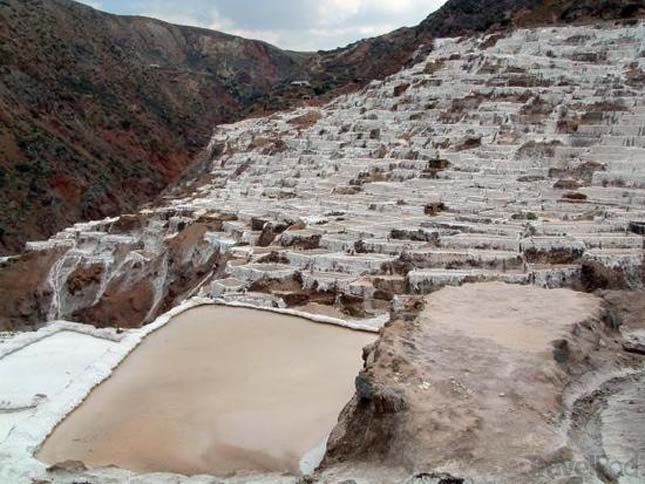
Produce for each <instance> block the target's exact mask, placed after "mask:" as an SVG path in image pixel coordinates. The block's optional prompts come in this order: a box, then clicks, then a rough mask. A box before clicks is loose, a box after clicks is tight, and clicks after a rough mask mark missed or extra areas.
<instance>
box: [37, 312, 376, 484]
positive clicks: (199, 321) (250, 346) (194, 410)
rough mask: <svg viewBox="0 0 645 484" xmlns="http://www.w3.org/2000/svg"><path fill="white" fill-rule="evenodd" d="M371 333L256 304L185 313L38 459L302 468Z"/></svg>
mask: <svg viewBox="0 0 645 484" xmlns="http://www.w3.org/2000/svg"><path fill="white" fill-rule="evenodd" d="M375 338H376V336H375V335H373V334H369V333H361V332H356V331H351V330H348V329H344V328H339V327H334V326H329V325H324V324H316V323H311V322H308V321H305V320H302V319H301V318H296V317H292V316H285V315H280V314H274V313H268V312H262V311H255V310H248V309H240V308H227V307H210V306H208V307H200V308H196V309H192V310H190V311H187V312H185V313H183V314H181V315H179V316H177V317H176V318H175V319H174V320H173V321H171V322H170V323H169V324H168V325H167V326H165V327H164V328H162V329H161V330H159V331H158V332H156V333H154V334H152V335H150V336H149V337H148V338H147V339H146V340H145V341H144V342H143V343H142V344H141V346H140V347H139V348H137V349H136V350H135V351H134V352H133V353H132V354H131V355H130V356H129V357H128V358H127V359H126V360H124V362H123V363H122V364H121V365H120V367H119V368H118V369H117V370H116V371H115V372H114V374H113V376H112V377H111V378H110V379H109V380H107V381H105V382H104V383H103V384H102V385H100V386H99V387H97V388H96V389H95V390H94V391H93V392H92V393H91V394H90V396H89V397H88V399H87V400H86V401H85V402H84V403H83V404H82V405H81V406H80V407H79V408H78V409H76V410H75V411H74V412H73V413H72V414H71V415H70V416H69V417H68V418H67V419H66V420H64V421H63V422H62V423H61V424H60V425H59V426H58V428H57V429H56V430H55V431H54V433H53V434H52V435H51V436H50V438H49V439H48V440H47V441H46V442H45V444H44V446H43V447H42V449H41V450H40V452H39V454H38V457H39V458H40V459H42V460H44V461H45V462H48V463H56V462H61V461H65V460H78V461H82V462H84V463H85V464H86V465H88V466H91V467H99V466H107V465H116V466H118V467H121V468H126V469H130V470H134V471H139V472H175V473H181V474H186V475H195V474H214V475H224V474H231V473H234V472H237V471H259V472H292V473H298V472H299V471H300V470H301V466H304V468H303V470H307V468H310V467H311V466H312V465H315V464H316V463H317V460H318V459H319V458H320V457H322V452H323V451H324V443H325V441H326V438H327V435H328V434H329V432H330V431H331V429H332V428H333V427H334V425H335V423H336V421H337V418H338V415H339V413H340V411H341V410H342V408H343V406H344V405H345V404H346V402H347V401H349V400H350V398H351V397H352V394H353V392H354V378H355V376H356V375H357V374H358V371H359V370H360V368H361V366H362V361H361V350H362V348H363V347H364V346H366V345H368V344H370V343H372V342H373V341H374V340H375ZM316 449H317V450H316Z"/></svg>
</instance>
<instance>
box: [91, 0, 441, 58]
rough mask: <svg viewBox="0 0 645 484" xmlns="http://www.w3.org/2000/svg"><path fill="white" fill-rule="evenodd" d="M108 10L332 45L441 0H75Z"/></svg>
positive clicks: (283, 41) (414, 19) (409, 18)
mask: <svg viewBox="0 0 645 484" xmlns="http://www.w3.org/2000/svg"><path fill="white" fill-rule="evenodd" d="M80 1H82V2H83V3H86V4H89V5H92V6H93V7H96V8H99V9H101V10H105V11H108V12H112V13H119V14H129V15H146V16H149V17H155V18H159V19H162V20H166V21H168V22H173V23H179V24H183V25H196V26H199V27H206V28H210V29H215V30H220V31H223V32H228V33H232V34H236V35H240V36H243V37H248V38H253V39H261V40H266V41H267V42H270V43H272V44H275V45H277V46H278V47H282V48H284V49H296V50H317V49H333V48H335V47H340V46H344V45H347V44H349V43H351V42H354V41H356V40H359V39H362V38H365V37H373V36H375V35H380V34H384V33H386V32H389V31H391V30H394V29H397V28H399V27H402V26H411V25H416V24H418V23H419V22H420V21H421V20H423V19H424V18H425V17H427V16H428V14H429V13H431V12H433V11H434V10H436V9H437V8H439V7H440V6H441V5H442V4H444V3H445V0H80Z"/></svg>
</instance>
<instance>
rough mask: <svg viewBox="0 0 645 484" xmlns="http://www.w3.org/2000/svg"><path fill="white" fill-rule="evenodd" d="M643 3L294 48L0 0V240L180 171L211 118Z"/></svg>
mask: <svg viewBox="0 0 645 484" xmlns="http://www.w3.org/2000/svg"><path fill="white" fill-rule="evenodd" d="M642 11H643V2H642V1H634V0H631V1H626V0H625V1H623V0H611V1H609V0H608V1H590V0H583V1H565V0H562V1H543V0H513V1H511V0H501V1H500V0H484V1H481V2H477V1H474V0H451V1H449V2H447V3H446V5H445V6H444V7H443V8H441V9H440V10H439V11H437V12H435V13H434V14H431V15H430V16H429V17H428V18H427V19H426V20H424V22H422V23H421V24H420V25H419V26H417V27H413V28H402V29H399V30H396V31H394V32H392V33H390V34H387V35H383V36H380V37H375V38H372V39H367V40H364V41H360V42H356V43H354V44H351V45H349V46H347V47H344V48H339V49H335V50H333V51H328V52H323V51H321V52H316V53H298V52H291V51H284V50H281V49H279V48H277V47H274V46H271V45H269V44H267V43H265V42H260V41H254V40H246V39H242V38H239V37H235V36H232V35H227V34H223V33H220V32H214V31H209V30H206V29H199V28H194V27H184V26H176V25H172V24H168V23H166V22H162V21H159V20H155V19H149V18H144V17H125V16H117V15H111V14H107V13H103V12H100V11H97V10H94V9H92V8H90V7H87V6H85V5H81V4H78V3H76V2H73V1H70V0H0V254H7V253H13V252H16V251H19V250H20V249H21V247H22V244H23V243H24V241H25V240H34V239H42V238H46V237H48V236H50V235H51V234H52V233H54V232H56V231H57V230H60V229H61V228H63V227H65V226H67V225H69V224H71V223H74V222H76V221H79V220H84V219H85V220H87V219H97V218H103V217H105V216H110V215H115V214H118V213H122V212H127V211H131V210H133V209H134V208H135V207H137V206H139V205H140V204H142V203H145V202H148V201H151V200H153V199H154V198H155V197H156V196H157V195H158V194H159V193H160V192H161V191H162V190H163V189H164V188H165V187H166V186H168V185H169V184H171V183H172V182H173V181H175V180H177V179H178V177H179V176H180V175H181V174H182V173H183V172H184V171H185V170H186V168H187V167H189V166H190V165H191V162H192V160H193V159H194V157H195V156H196V155H197V154H198V153H199V151H200V150H201V149H202V148H203V147H204V146H205V145H206V143H207V142H208V139H209V137H210V134H211V131H212V129H213V127H214V126H215V125H217V124H220V123H223V122H232V121H236V120H239V119H241V118H243V117H245V116H249V115H258V114H265V113H270V112H273V111H276V110H280V109H287V108H291V107H294V106H296V105H298V104H302V103H306V102H315V101H316V99H320V101H323V100H325V99H327V98H329V97H330V96H332V95H334V94H335V93H338V92H342V91H343V90H348V89H355V88H356V87H360V86H363V85H364V84H365V83H366V82H369V81H370V80H371V79H376V78H382V77H385V76H387V75H390V74H393V73H395V72H397V71H398V70H399V69H400V68H401V67H402V66H404V65H407V64H409V63H410V62H412V60H413V58H414V53H415V52H417V51H418V49H419V47H420V46H423V45H424V46H425V48H426V50H427V49H429V48H430V47H431V42H432V39H433V38H435V37H437V36H447V35H461V34H469V33H476V32H484V31H488V30H495V29H500V28H502V29H503V28H512V27H516V26H523V25H529V24H531V23H544V24H550V23H559V22H565V21H586V20H590V19H592V20H596V19H610V18H623V17H633V16H636V15H641V14H642ZM297 80H308V81H309V85H305V86H294V85H293V81H297Z"/></svg>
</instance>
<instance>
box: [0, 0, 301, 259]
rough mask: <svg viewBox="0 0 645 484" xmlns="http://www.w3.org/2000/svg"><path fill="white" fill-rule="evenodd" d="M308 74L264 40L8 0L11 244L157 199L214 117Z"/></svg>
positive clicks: (46, 2) (0, 103)
mask: <svg viewBox="0 0 645 484" xmlns="http://www.w3.org/2000/svg"><path fill="white" fill-rule="evenodd" d="M301 76H302V69H301V67H300V65H299V64H298V63H297V62H296V61H295V60H294V59H293V58H292V56H291V55H290V54H289V53H286V52H284V51H281V50H279V49H277V48H275V47H272V46H270V45H268V44H265V43H263V42H257V41H249V40H245V39H241V38H238V37H233V36H229V35H225V34H221V33H218V32H212V31H207V30H202V29H195V28H189V27H178V26H174V25H170V24H167V23H164V22H160V21H157V20H153V19H147V18H136V17H119V16H114V15H108V14H104V13H102V12H98V11H96V10H93V9H91V8H89V7H85V6H83V5H80V4H76V3H74V2H68V1H65V0H42V1H41V0H27V1H25V0H8V1H3V2H1V3H0V150H1V151H0V186H1V188H2V190H1V191H0V212H2V216H1V217H2V218H1V219H0V236H1V237H2V245H3V246H4V248H5V250H6V249H14V250H15V249H17V248H19V245H20V243H21V242H22V241H23V240H24V239H25V238H28V239H33V238H42V237H43V236H47V235H49V234H51V233H52V232H54V231H55V230H57V229H60V228H61V227H63V226H65V225H68V224H70V223H72V222H74V221H77V220H79V219H93V218H100V217H103V216H106V215H110V214H115V213H119V212H121V211H125V210H130V209H133V208H134V207H136V206H137V205H138V204H139V203H141V202H144V201H147V200H150V199H151V198H152V197H153V196H155V195H156V194H157V193H159V191H160V190H161V189H162V188H163V187H165V186H166V185H167V184H168V183H169V182H171V181H173V180H174V179H175V178H176V177H177V175H178V174H180V173H181V171H182V170H183V169H184V168H185V167H186V166H187V165H188V164H189V162H190V160H191V159H192V158H193V156H194V155H195V154H196V153H197V151H198V150H199V149H201V148H202V147H203V146H204V145H205V143H206V142H207V140H208V137H209V136H210V134H211V130H212V128H213V126H215V125H216V124H218V123H221V122H226V121H231V120H234V119H237V118H238V117H239V113H240V112H241V111H242V110H243V109H244V108H245V107H246V106H247V105H248V104H249V103H250V102H252V100H253V98H254V97H256V96H258V95H260V94H262V93H263V92H266V91H267V90H268V89H269V88H270V87H271V86H273V85H275V84H276V83H277V82H279V81H282V80H288V79H292V78H298V77H301Z"/></svg>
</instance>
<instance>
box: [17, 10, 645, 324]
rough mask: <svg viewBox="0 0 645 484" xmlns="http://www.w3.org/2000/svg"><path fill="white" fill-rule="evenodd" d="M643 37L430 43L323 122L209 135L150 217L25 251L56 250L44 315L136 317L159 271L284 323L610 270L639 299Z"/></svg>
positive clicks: (162, 280) (546, 35)
mask: <svg viewBox="0 0 645 484" xmlns="http://www.w3.org/2000/svg"><path fill="white" fill-rule="evenodd" d="M644 39H645V25H644V24H643V23H642V22H641V23H638V24H635V25H631V26H612V27H607V26H605V27H604V28H594V27H568V28H559V29H541V30H523V31H517V32H515V33H513V34H512V35H509V36H508V37H502V38H498V37H497V36H492V37H491V36H489V37H485V38H479V39H445V40H439V41H437V42H436V45H435V48H434V50H433V52H432V54H431V55H430V56H429V57H428V58H427V60H426V61H424V62H421V63H419V64H417V65H415V66H414V67H412V68H410V69H407V70H404V71H402V72H400V73H399V74H397V75H394V76H392V77H390V78H388V79H386V80H385V81H382V82H380V81H379V82H377V81H375V82H372V83H371V84H370V85H369V86H368V87H366V88H365V89H363V90H362V91H361V92H359V93H356V94H352V95H346V96H342V97H340V98H338V99H337V100H335V101H334V102H332V103H331V104H329V105H327V106H325V107H322V108H303V109H301V110H299V111H296V112H290V113H284V114H276V115H273V116H271V117H268V118H262V119H250V120H247V121H244V122H240V123H237V124H233V125H226V126H221V127H219V128H217V130H216V132H215V134H214V136H213V139H212V142H211V144H210V146H209V150H208V154H207V155H205V156H206V159H205V161H204V162H203V163H202V173H200V174H199V176H198V177H197V178H196V179H193V180H192V182H189V183H184V184H183V186H182V187H181V189H179V190H175V191H174V192H172V193H170V194H168V195H167V196H166V199H165V202H164V203H163V204H162V205H161V206H160V207H155V208H151V209H148V210H144V211H142V212H141V213H139V214H136V215H130V216H124V217H120V218H119V219H112V220H106V221H102V222H93V223H90V224H78V225H76V226H74V227H72V228H69V229H67V230H65V231H63V232H61V233H59V234H58V235H56V236H55V237H53V238H52V239H51V240H50V241H47V242H44V243H43V242H41V243H32V244H30V250H31V251H51V250H52V248H54V247H58V250H61V248H63V249H62V250H63V251H64V255H63V256H62V257H61V258H60V259H58V261H57V262H56V264H54V266H53V268H52V270H51V272H50V273H49V275H48V278H49V281H50V285H51V287H53V288H54V295H53V299H52V302H51V307H50V311H49V313H50V314H49V316H50V318H51V319H54V318H57V317H67V316H69V315H71V314H83V311H84V310H85V308H87V307H96V305H97V304H99V303H100V301H101V300H102V298H104V296H105V294H106V293H110V288H111V286H113V285H115V284H121V285H123V284H124V281H123V279H124V278H127V279H128V284H130V285H131V284H132V283H133V282H136V280H137V278H139V279H141V280H142V281H143V280H145V281H146V283H149V284H150V287H149V290H147V294H148V296H149V299H150V301H147V302H145V303H141V304H143V305H144V306H145V311H140V313H141V314H140V316H141V317H142V319H148V320H149V319H150V318H151V317H152V316H153V315H155V314H156V313H157V312H158V311H159V310H160V309H161V306H163V305H164V304H167V297H168V291H169V287H170V286H172V285H173V284H175V286H176V281H170V282H169V277H170V276H169V273H170V272H173V271H172V270H169V269H170V268H171V266H172V264H175V265H177V264H179V263H180V262H178V261H177V260H175V259H177V257H179V258H181V259H182V260H181V264H185V263H187V262H188V263H189V265H191V266H192V268H193V269H195V268H202V269H203V270H201V271H198V273H199V274H200V275H201V276H203V277H200V278H199V280H192V281H189V282H188V283H186V284H184V286H182V287H181V289H182V290H191V291H192V292H191V294H192V295H195V294H200V295H202V296H208V297H214V298H222V299H225V300H228V301H238V302H239V301H242V302H246V303H250V304H252V305H259V306H285V305H289V306H293V305H297V304H298V303H303V298H299V297H296V296H297V293H298V292H302V291H303V290H305V289H314V290H317V291H319V292H320V291H324V290H333V291H335V293H336V295H337V296H339V295H342V296H345V297H346V299H348V300H350V301H355V299H356V298H358V299H357V300H358V303H355V302H354V303H353V306H352V308H353V309H352V308H349V309H348V308H347V307H344V308H341V309H343V310H344V312H345V313H348V311H349V312H355V313H356V314H360V315H361V316H362V317H373V316H375V315H379V314H384V313H387V312H388V311H389V309H391V302H392V301H394V302H396V300H397V297H396V296H398V295H404V294H423V293H429V292H432V291H434V290H436V289H438V288H440V287H442V286H445V285H459V284H461V283H463V282H468V281H488V280H500V281H506V282H512V283H520V284H536V285H539V286H542V287H548V288H553V287H562V286H576V285H578V286H579V285H585V284H589V279H590V278H593V277H596V276H598V273H601V274H604V273H605V272H609V273H611V274H612V276H611V277H614V276H615V277H619V278H621V280H622V281H623V282H624V284H625V285H627V286H628V287H637V286H639V285H641V284H642V276H643V274H642V272H643V233H644V231H645V224H644V222H645V190H643V188H645V136H644V135H645V91H644V89H643V86H644V82H645V80H644V73H643V68H644V67H645V58H644V57H643V56H644V53H645V40H644ZM196 225H200V226H203V227H205V229H203V230H199V231H195V234H193V235H192V236H194V237H193V238H194V240H192V239H191V240H190V241H188V242H186V240H185V239H186V238H190V237H191V234H190V231H189V228H190V227H191V226H196ZM186 234H188V235H186ZM182 237H183V239H181V238H182ZM178 239H180V243H181V244H183V245H182V249H181V250H179V251H178V253H179V255H178V256H176V257H172V256H169V255H168V253H169V249H168V248H169V247H173V246H177V245H180V243H178V242H177V240H178ZM173 244H174V245H173ZM216 254H217V255H218V261H219V262H220V265H219V268H218V270H213V271H211V270H210V269H211V268H212V267H213V266H212V265H209V264H210V262H212V261H213V257H214V256H215V255H216ZM169 257H170V259H169ZM79 267H85V268H86V267H98V269H96V273H97V277H96V280H97V281H98V283H97V284H94V286H93V287H91V288H90V289H89V292H88V291H87V290H83V291H73V290H72V291H70V287H69V278H70V274H72V273H73V272H74V271H76V270H78V269H79ZM126 271H127V274H126ZM174 272H177V271H176V270H174ZM607 277H610V276H607ZM293 280H295V281H296V283H295V284H296V286H294V285H293V284H291V285H289V284H287V283H286V282H285V281H293ZM262 281H265V282H266V281H271V284H269V283H265V284H262ZM297 285H300V287H297ZM175 286H173V291H174V292H175V293H178V292H180V291H179V290H178V289H177V288H176V287H175ZM294 293H296V294H295V295H294ZM336 302H338V299H337V300H336ZM350 305H351V304H350ZM345 306H347V304H346V305H345ZM357 306H360V307H357ZM79 311H80V312H79Z"/></svg>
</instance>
